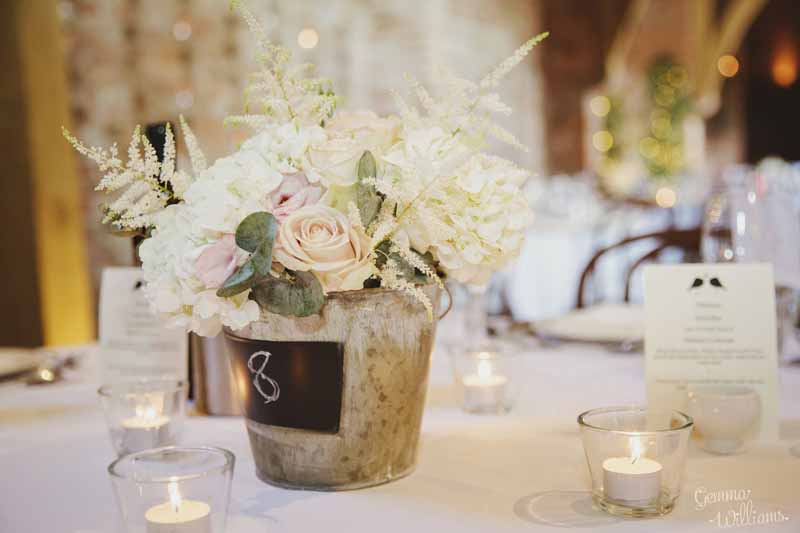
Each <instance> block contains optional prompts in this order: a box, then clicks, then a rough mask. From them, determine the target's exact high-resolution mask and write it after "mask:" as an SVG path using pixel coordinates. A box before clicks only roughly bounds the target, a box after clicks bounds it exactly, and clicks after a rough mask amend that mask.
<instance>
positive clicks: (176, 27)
mask: <svg viewBox="0 0 800 533" xmlns="http://www.w3.org/2000/svg"><path fill="white" fill-rule="evenodd" d="M172 36H173V37H174V38H175V40H176V41H188V40H189V37H191V36H192V25H191V24H189V23H188V22H186V21H185V20H179V21H178V22H176V23H175V24H173V25H172Z"/></svg>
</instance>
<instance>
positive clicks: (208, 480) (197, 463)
mask: <svg viewBox="0 0 800 533" xmlns="http://www.w3.org/2000/svg"><path fill="white" fill-rule="evenodd" d="M234 463H235V458H234V455H233V453H231V452H229V451H228V450H224V449H222V448H211V447H186V448H182V447H174V446H170V447H166V448H157V449H154V450H145V451H143V452H138V453H134V454H130V455H125V456H123V457H120V458H119V459H117V460H116V461H114V462H113V463H111V465H110V466H109V467H108V473H109V475H110V476H111V481H112V483H113V486H114V494H115V496H116V500H117V505H118V507H119V511H120V514H121V516H122V522H123V523H124V525H125V531H126V532H127V533H177V532H180V533H222V532H224V531H225V522H226V520H227V517H228V501H229V499H230V489H231V479H232V478H233V467H234Z"/></svg>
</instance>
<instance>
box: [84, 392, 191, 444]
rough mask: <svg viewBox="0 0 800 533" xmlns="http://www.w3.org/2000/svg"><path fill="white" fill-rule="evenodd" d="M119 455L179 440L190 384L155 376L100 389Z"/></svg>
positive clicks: (109, 427) (112, 437)
mask: <svg viewBox="0 0 800 533" xmlns="http://www.w3.org/2000/svg"><path fill="white" fill-rule="evenodd" d="M97 392H98V394H99V395H100V400H101V403H102V405H103V411H104V413H105V417H106V422H107V423H108V429H109V433H110V434H111V444H112V445H113V446H114V449H115V450H116V452H117V455H120V456H121V455H126V454H129V453H133V452H138V451H142V450H148V449H151V448H160V447H162V446H168V445H171V444H175V443H176V442H177V439H178V436H179V434H180V431H181V429H182V428H183V420H184V418H185V417H186V383H185V382H183V381H179V380H168V379H154V380H141V381H120V382H117V383H111V384H107V385H103V386H102V387H100V389H99V390H98V391H97Z"/></svg>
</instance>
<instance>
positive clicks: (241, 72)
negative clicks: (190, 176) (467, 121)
mask: <svg viewBox="0 0 800 533" xmlns="http://www.w3.org/2000/svg"><path fill="white" fill-rule="evenodd" d="M250 7H251V9H252V10H253V11H254V12H255V13H256V15H257V16H258V17H259V19H260V20H261V21H262V22H263V24H264V26H265V28H266V29H267V31H268V33H269V35H270V37H271V38H272V39H273V40H274V41H276V42H281V43H283V44H286V45H288V46H290V47H291V48H292V49H293V51H294V52H295V54H296V55H295V57H296V59H298V60H301V61H312V62H314V63H316V64H317V65H318V66H319V70H320V72H321V73H322V74H323V75H325V76H328V77H330V78H332V79H333V81H334V86H335V88H336V90H337V92H338V93H339V94H342V95H345V96H346V100H345V102H344V106H343V107H345V108H349V109H358V108H365V107H368V108H372V109H374V110H376V111H378V112H380V113H391V112H393V111H394V108H393V103H392V100H391V96H390V94H389V89H390V88H402V87H405V85H404V82H403V74H404V73H405V72H409V73H413V74H414V75H415V76H416V77H417V78H419V79H420V80H421V81H423V83H429V82H431V81H432V80H431V77H432V76H431V73H432V72H433V70H434V67H435V66H436V65H438V64H442V63H443V64H447V65H449V66H450V67H451V68H452V69H453V70H455V71H456V72H460V73H462V74H463V75H465V76H469V77H472V78H478V77H480V76H481V75H482V74H483V73H485V72H486V71H487V70H488V69H489V68H491V67H492V66H494V65H495V64H496V63H498V62H500V61H501V60H502V59H503V58H505V57H506V56H507V55H508V54H510V53H511V52H512V51H513V50H514V49H515V48H516V47H517V46H518V45H519V44H521V43H522V42H523V41H524V40H525V39H526V38H528V37H529V36H531V35H533V34H534V33H536V32H539V31H541V30H542V28H541V24H540V22H539V20H540V19H539V7H538V3H537V2H531V1H529V0H499V1H495V0H404V1H382V0H371V1H370V0H335V1H334V0H302V1H297V0H251V1H250ZM59 12H60V15H61V20H62V29H63V32H64V37H65V42H66V53H67V63H68V68H69V72H68V75H69V82H70V88H71V92H72V94H71V104H72V120H73V124H72V127H73V128H74V130H75V131H76V132H77V134H78V136H79V137H81V138H83V139H85V140H86V141H87V142H89V143H92V144H100V145H105V144H109V143H111V142H113V141H117V142H119V143H120V144H121V145H122V146H126V145H127V142H128V135H129V134H130V132H131V131H132V128H133V126H134V125H135V124H137V123H142V124H144V123H147V122H152V121H159V120H167V119H168V120H175V119H176V117H177V115H178V114H179V113H183V114H184V115H185V116H186V118H187V119H188V120H189V121H190V123H191V124H192V126H193V128H194V130H195V132H196V133H197V135H198V137H199V139H200V142H201V143H202V145H203V147H204V149H205V151H206V154H207V155H208V156H209V158H210V159H213V158H216V157H218V156H220V155H223V154H224V153H225V152H226V151H228V150H231V149H233V148H234V147H235V146H236V143H237V142H238V141H239V140H240V139H241V138H242V137H243V136H244V135H246V132H245V131H236V130H231V129H227V128H226V129H225V130H223V129H222V126H221V123H222V120H223V118H224V117H225V115H226V114H230V113H234V112H237V111H238V110H240V107H241V96H242V89H243V87H244V85H245V82H246V77H247V73H248V71H249V70H250V69H251V67H252V66H253V64H254V61H255V60H254V53H255V47H254V42H253V39H252V38H251V36H250V34H249V33H248V31H247V29H246V27H245V26H244V24H243V23H242V22H241V21H240V20H239V19H238V18H237V17H236V16H235V15H234V14H232V13H231V12H230V10H229V9H228V2H227V1H225V0H111V1H109V0H63V1H62V2H60V4H59ZM304 28H313V29H314V30H315V31H316V32H317V33H318V35H319V42H318V44H317V45H316V47H314V48H313V49H310V50H305V49H302V48H300V47H299V46H298V42H297V36H298V32H300V31H301V30H302V29H304ZM537 72H538V56H537V55H536V54H534V56H533V58H532V59H528V60H527V61H526V63H525V65H524V66H523V67H521V68H519V69H517V70H515V71H514V72H513V73H512V75H511V77H510V79H509V80H508V83H507V84H506V85H505V91H504V97H505V99H506V101H507V102H508V103H509V104H511V105H512V106H513V107H514V108H515V110H516V113H515V115H514V116H513V117H511V118H510V119H508V120H506V124H505V125H506V126H507V127H508V128H509V129H510V130H511V131H513V132H514V133H515V134H516V135H517V136H518V138H519V139H520V140H521V141H522V143H523V144H525V145H527V146H529V147H530V151H529V152H528V153H519V154H514V157H515V159H516V160H517V161H518V162H519V163H520V164H522V165H524V166H526V167H528V168H530V169H532V170H540V169H542V157H543V148H542V131H543V125H542V118H541V116H542V112H541V109H542V103H541V97H540V89H539V85H540V80H539V75H538V74H537ZM80 164H81V165H82V167H81V174H82V176H85V179H84V180H83V187H84V190H83V199H84V202H85V205H84V208H85V214H86V226H87V228H88V239H89V250H90V264H91V268H92V277H93V280H94V286H95V291H96V290H97V284H98V280H99V273H100V270H101V269H102V267H104V266H106V265H112V264H128V263H129V262H130V261H131V247H130V244H129V243H128V242H127V241H126V240H124V239H117V238H115V237H112V236H111V235H109V234H108V233H106V231H105V229H103V228H102V227H101V226H100V224H99V219H100V217H99V216H98V213H97V209H96V206H97V204H99V203H100V200H101V198H100V197H99V196H98V195H97V193H94V192H93V190H92V189H93V186H94V184H95V183H96V180H97V177H98V176H97V173H96V171H95V169H94V168H92V167H91V166H90V165H89V164H87V163H86V161H84V160H81V163H80Z"/></svg>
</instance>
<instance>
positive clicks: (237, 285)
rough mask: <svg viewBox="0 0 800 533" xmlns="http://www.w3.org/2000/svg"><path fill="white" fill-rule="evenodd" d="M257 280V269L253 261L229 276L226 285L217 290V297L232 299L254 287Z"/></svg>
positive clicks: (249, 261)
mask: <svg viewBox="0 0 800 533" xmlns="http://www.w3.org/2000/svg"><path fill="white" fill-rule="evenodd" d="M255 280H256V269H255V266H254V265H253V259H252V258H250V259H248V261H247V262H246V263H245V264H243V265H242V266H240V267H239V268H237V269H236V271H235V272H234V273H233V274H231V275H230V276H228V279H226V280H225V283H223V284H222V286H221V287H220V288H219V289H217V296H219V297H220V298H230V297H231V296H236V295H237V294H239V293H240V292H244V291H246V290H247V289H249V288H250V287H252V286H253V283H255Z"/></svg>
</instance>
